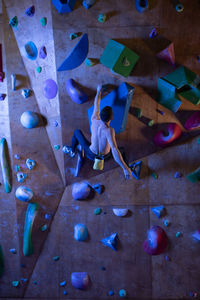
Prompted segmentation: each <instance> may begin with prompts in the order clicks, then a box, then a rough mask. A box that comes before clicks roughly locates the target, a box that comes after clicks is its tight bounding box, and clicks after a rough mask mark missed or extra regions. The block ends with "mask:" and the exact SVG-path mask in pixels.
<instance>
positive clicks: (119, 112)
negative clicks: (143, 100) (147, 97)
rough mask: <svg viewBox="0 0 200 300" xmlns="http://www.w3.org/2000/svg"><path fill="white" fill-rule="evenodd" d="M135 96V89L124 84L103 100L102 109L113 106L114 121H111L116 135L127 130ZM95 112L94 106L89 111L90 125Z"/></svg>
mask: <svg viewBox="0 0 200 300" xmlns="http://www.w3.org/2000/svg"><path fill="white" fill-rule="evenodd" d="M133 94H134V87H132V86H131V85H129V84H128V83H126V82H124V83H122V84H121V85H120V86H118V88H116V89H115V90H113V91H112V92H110V93H109V94H108V95H106V96H105V97H104V98H103V99H102V100H101V104H100V109H102V108H104V107H105V106H111V107H112V109H113V120H112V121H111V123H110V126H111V127H113V128H114V129H115V132H116V133H119V132H123V131H124V130H125V127H126V122H127V118H128V111H129V108H130V105H131V101H132V97H133ZM93 110H94V106H92V107H90V108H89V109H88V118H89V123H90V125H91V116H92V113H93Z"/></svg>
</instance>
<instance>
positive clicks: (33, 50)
mask: <svg viewBox="0 0 200 300" xmlns="http://www.w3.org/2000/svg"><path fill="white" fill-rule="evenodd" d="M24 48H25V53H26V57H27V58H29V59H31V60H35V59H36V58H37V55H38V50H37V47H36V45H35V44H34V43H33V42H32V41H30V42H28V43H26V44H25V46H24Z"/></svg>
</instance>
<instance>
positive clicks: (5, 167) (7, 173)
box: [0, 138, 12, 193]
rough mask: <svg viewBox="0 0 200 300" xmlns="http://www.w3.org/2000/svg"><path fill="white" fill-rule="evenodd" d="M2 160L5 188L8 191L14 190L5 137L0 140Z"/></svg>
mask: <svg viewBox="0 0 200 300" xmlns="http://www.w3.org/2000/svg"><path fill="white" fill-rule="evenodd" d="M0 162H1V170H2V177H3V181H4V189H5V192H6V193H10V192H11V190H12V184H11V174H10V166H9V156H8V145H7V141H6V139H5V138H2V139H1V142H0Z"/></svg>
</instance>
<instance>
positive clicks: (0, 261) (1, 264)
mask: <svg viewBox="0 0 200 300" xmlns="http://www.w3.org/2000/svg"><path fill="white" fill-rule="evenodd" d="M3 272H4V258H3V251H2V247H1V245H0V277H1V276H2V275H3Z"/></svg>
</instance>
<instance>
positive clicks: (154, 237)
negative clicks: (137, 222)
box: [143, 226, 168, 255]
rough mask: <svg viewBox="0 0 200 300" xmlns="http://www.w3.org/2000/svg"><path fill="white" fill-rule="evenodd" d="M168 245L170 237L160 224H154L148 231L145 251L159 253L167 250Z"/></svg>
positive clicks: (151, 253) (150, 253) (153, 253)
mask: <svg viewBox="0 0 200 300" xmlns="http://www.w3.org/2000/svg"><path fill="white" fill-rule="evenodd" d="M167 245H168V237H167V235H166V233H165V231H164V230H163V229H162V228H161V227H160V226H153V227H151V229H150V230H149V231H148V236H147V239H146V240H145V241H144V245H143V247H144V251H145V252H147V253H148V254H149V255H159V254H161V253H163V252H164V251H165V249H166V248H167Z"/></svg>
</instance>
